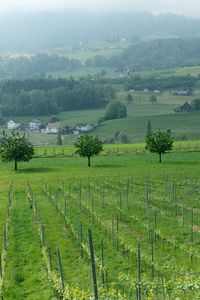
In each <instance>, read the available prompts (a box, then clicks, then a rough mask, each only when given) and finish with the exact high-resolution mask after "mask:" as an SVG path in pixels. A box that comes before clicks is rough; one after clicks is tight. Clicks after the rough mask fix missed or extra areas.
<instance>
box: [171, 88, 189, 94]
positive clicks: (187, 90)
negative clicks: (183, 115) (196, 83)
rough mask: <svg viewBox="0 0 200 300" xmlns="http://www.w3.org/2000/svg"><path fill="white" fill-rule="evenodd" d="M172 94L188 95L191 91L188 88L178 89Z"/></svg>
mask: <svg viewBox="0 0 200 300" xmlns="http://www.w3.org/2000/svg"><path fill="white" fill-rule="evenodd" d="M174 95H177V96H190V95H192V91H191V90H189V89H184V88H182V89H178V90H176V91H175V92H174Z"/></svg>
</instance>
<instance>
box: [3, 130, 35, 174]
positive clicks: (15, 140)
mask: <svg viewBox="0 0 200 300" xmlns="http://www.w3.org/2000/svg"><path fill="white" fill-rule="evenodd" d="M33 155H34V148H33V145H32V144H31V143H30V142H29V140H28V139H27V138H26V137H25V134H23V135H22V136H20V134H19V132H15V131H14V130H13V131H12V132H11V135H10V136H8V135H7V134H6V133H5V132H3V138H2V142H1V144H0V156H1V158H2V160H3V161H8V162H9V161H14V169H15V170H17V163H18V162H20V161H29V160H30V159H31V158H32V157H33Z"/></svg>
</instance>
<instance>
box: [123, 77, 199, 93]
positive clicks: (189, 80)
mask: <svg viewBox="0 0 200 300" xmlns="http://www.w3.org/2000/svg"><path fill="white" fill-rule="evenodd" d="M198 80H199V77H197V76H190V75H185V76H163V77H158V76H140V75H132V76H129V77H127V78H126V79H125V80H124V89H125V90H126V91H128V90H133V89H134V90H143V89H149V90H154V89H157V88H159V89H161V90H174V89H178V88H187V89H193V88H194V87H195V84H196V83H197V81H198Z"/></svg>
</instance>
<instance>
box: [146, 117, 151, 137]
mask: <svg viewBox="0 0 200 300" xmlns="http://www.w3.org/2000/svg"><path fill="white" fill-rule="evenodd" d="M151 134H152V127H151V121H150V120H148V122H147V134H146V135H151Z"/></svg>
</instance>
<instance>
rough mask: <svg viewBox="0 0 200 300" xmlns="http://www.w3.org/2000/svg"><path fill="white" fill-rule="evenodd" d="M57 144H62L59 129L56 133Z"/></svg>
mask: <svg viewBox="0 0 200 300" xmlns="http://www.w3.org/2000/svg"><path fill="white" fill-rule="evenodd" d="M56 144H57V145H62V144H63V141H62V135H61V131H60V129H59V130H58V135H57V141H56Z"/></svg>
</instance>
